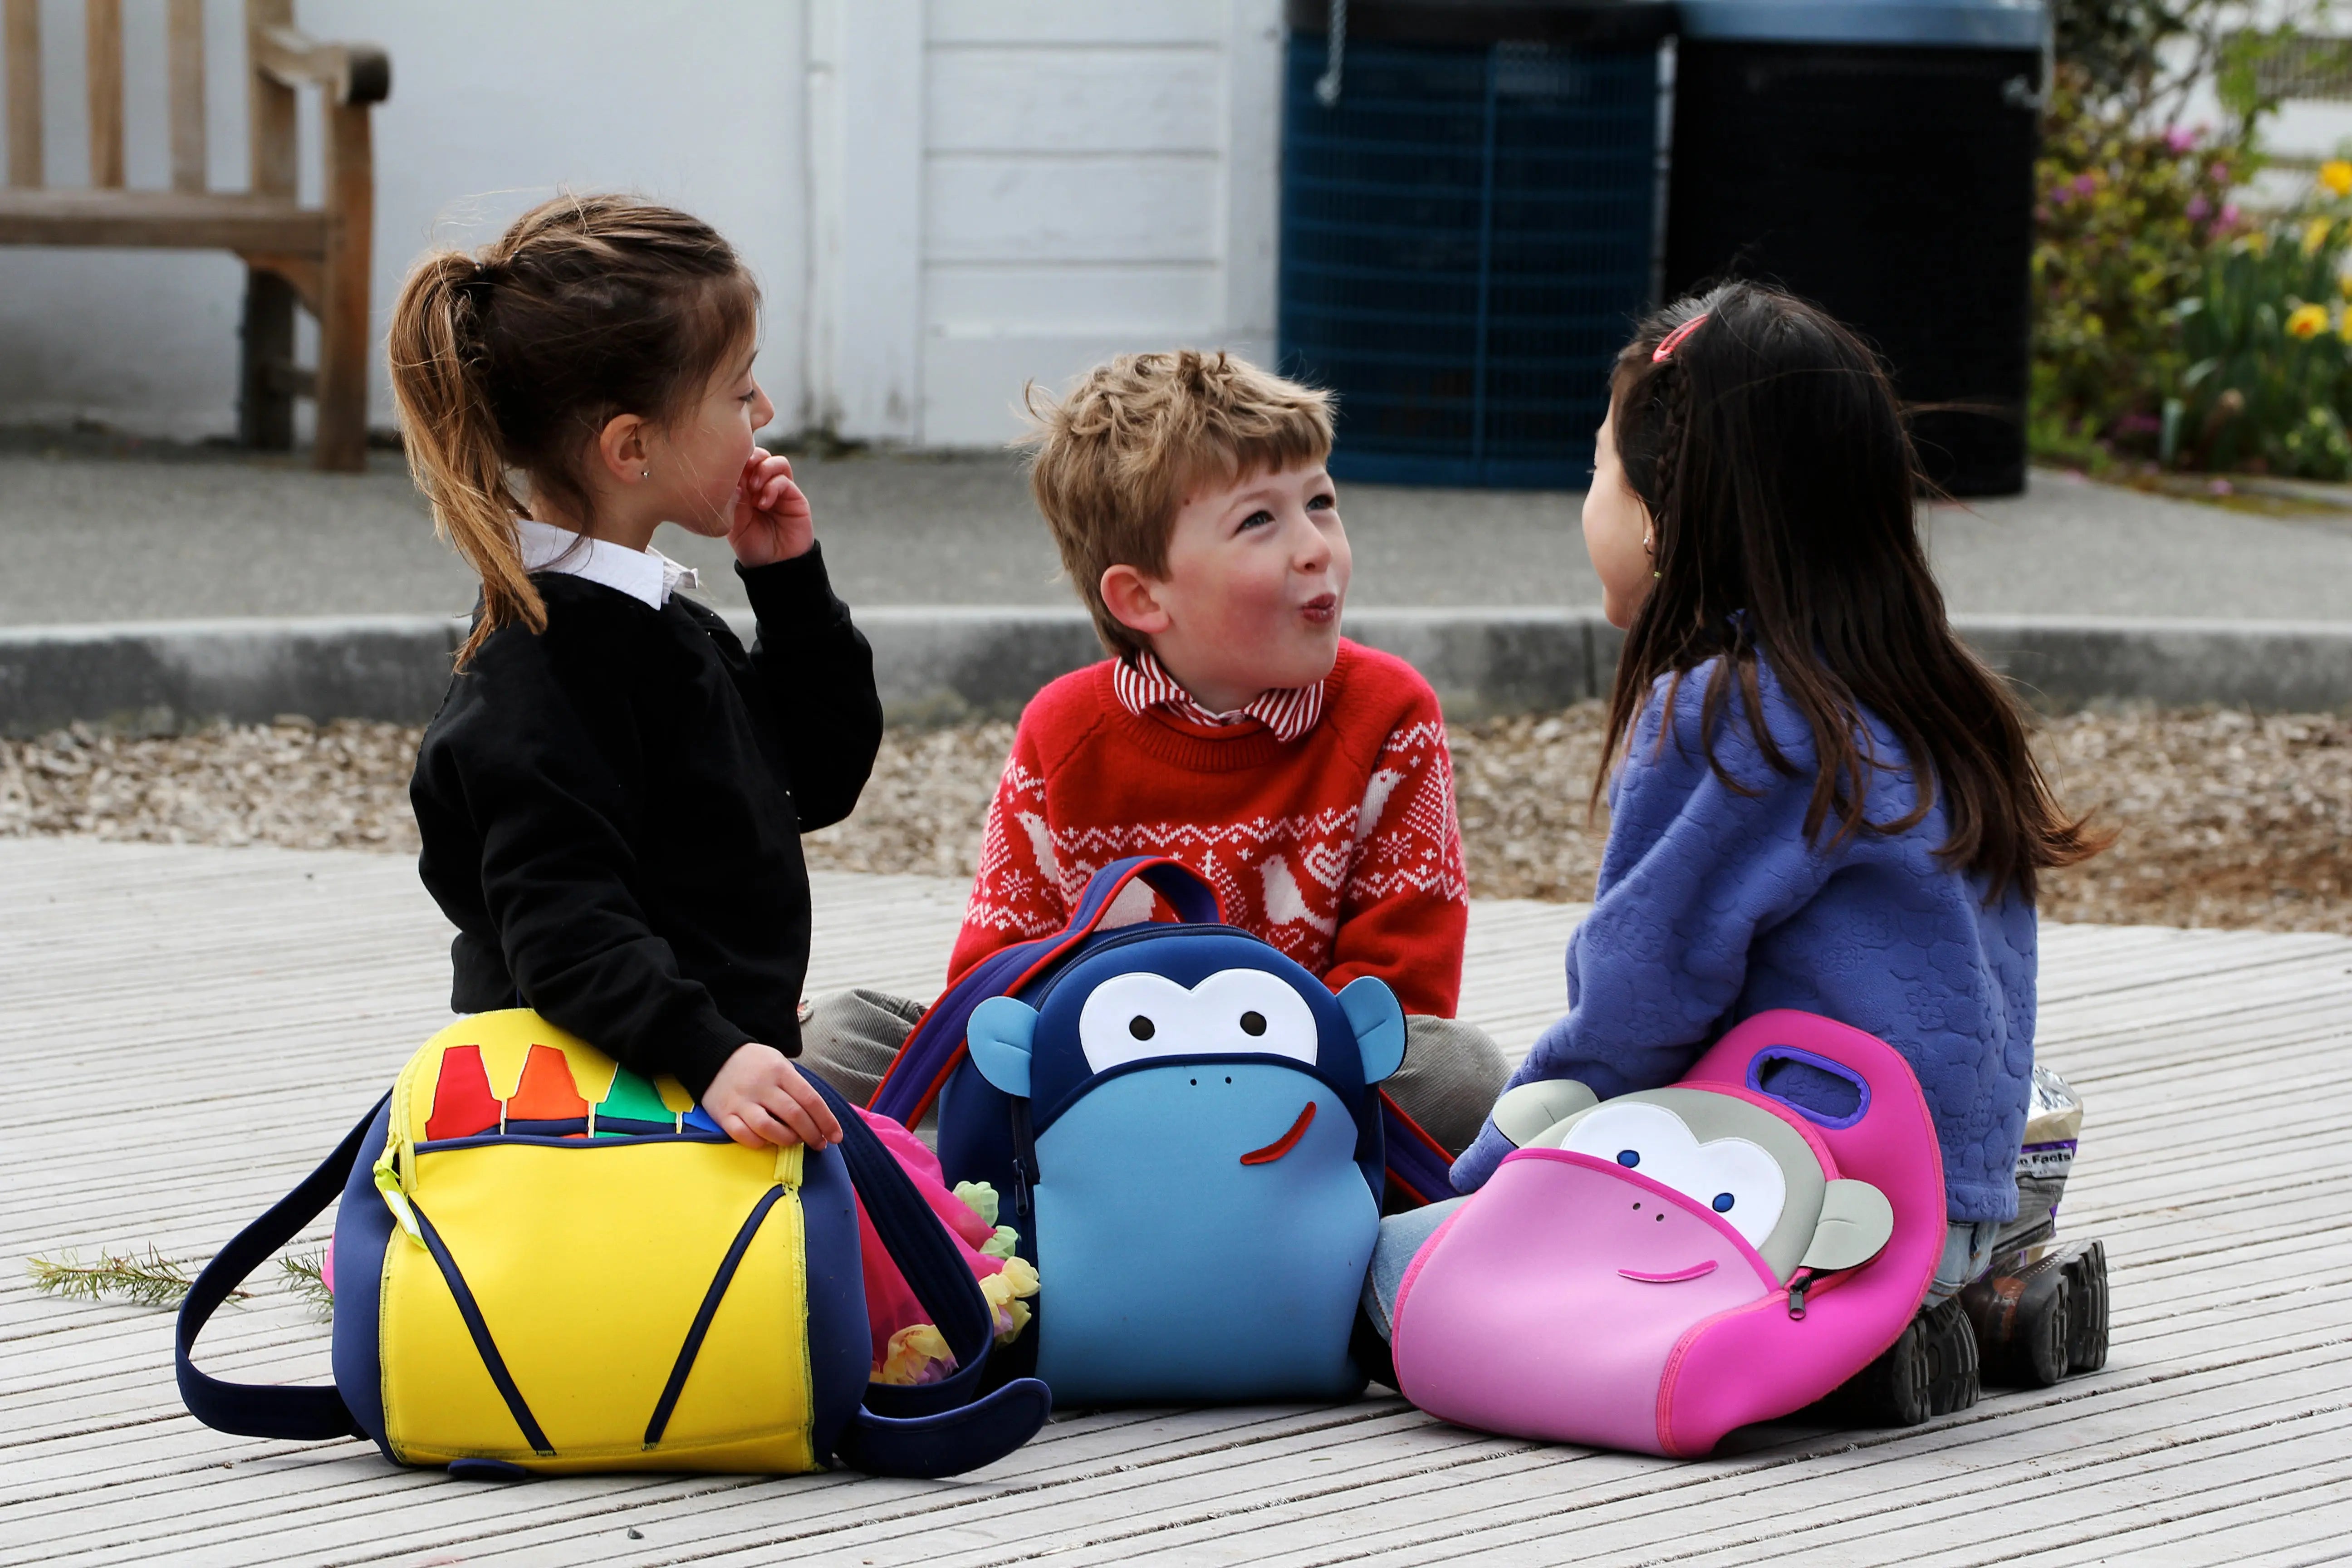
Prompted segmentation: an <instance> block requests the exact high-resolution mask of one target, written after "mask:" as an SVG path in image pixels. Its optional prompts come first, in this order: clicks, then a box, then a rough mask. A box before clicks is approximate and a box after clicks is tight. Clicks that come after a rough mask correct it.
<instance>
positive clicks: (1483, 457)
mask: <svg viewBox="0 0 2352 1568" xmlns="http://www.w3.org/2000/svg"><path fill="white" fill-rule="evenodd" d="M1329 15H1330V9H1329V6H1328V3H1327V0H1291V4H1290V6H1289V21H1290V26H1291V37H1290V42H1289V46H1288V47H1289V54H1288V62H1287V68H1286V83H1285V87H1284V97H1283V148H1282V259H1281V285H1280V310H1281V363H1282V366H1283V369H1284V370H1285V371H1286V373H1287V374H1293V375H1297V376H1299V377H1302V378H1303V379H1306V380H1307V381H1309V382H1312V383H1314V384H1318V385H1321V386H1328V387H1329V388H1331V389H1332V390H1333V391H1335V392H1337V393H1338V394H1339V447H1338V449H1337V451H1336V452H1335V454H1334V456H1333V459H1332V468H1333V471H1334V473H1336V474H1337V475H1338V476H1339V477H1340V478H1342V479H1369V480H1376V481H1381V482H1386V483H1396V484H1423V485H1471V486H1489V487H1523V488H1557V487H1581V486H1582V485H1583V484H1584V482H1585V479H1586V476H1587V473H1588V471H1589V468H1590V464H1591V455H1592V432H1593V430H1594V429H1595V428H1596V427H1597V426H1599V425H1600V423H1601V416H1602V415H1603V414H1604V413H1606V412H1607V405H1608V375H1609V365H1610V362H1611V359H1612V356H1613V355H1614V354H1615V353H1616V351H1617V349H1618V348H1619V346H1620V345H1621V344H1622V343H1623V342H1624V341H1625V338H1626V336H1627V334H1628V332H1629V331H1630V329H1631V327H1632V325H1633V321H1634V320H1635V318H1637V317H1638V316H1639V315H1640V314H1641V313H1642V312H1643V310H1645V309H1646V308H1647V307H1648V306H1649V304H1650V303H1651V301H1652V296H1653V290H1654V283H1655V257H1656V236H1657V191H1658V163H1657V153H1658V143H1659V140H1660V137H1659V132H1660V130H1661V124H1660V121H1661V118H1662V110H1661V100H1660V97H1659V91H1660V89H1659V45H1660V42H1661V40H1662V39H1664V37H1666V35H1667V33H1668V30H1669V28H1670V26H1671V23H1672V8H1671V7H1670V6H1669V5H1664V4H1639V3H1596V0H1585V3H1584V4H1570V3H1565V0H1489V3H1484V4H1450V3H1448V0H1352V3H1351V4H1350V5H1349V6H1348V8H1347V14H1346V23H1345V26H1344V30H1343V33H1342V36H1341V41H1342V47H1341V48H1340V50H1339V52H1338V62H1337V63H1338V64H1339V71H1338V73H1337V77H1338V81H1337V86H1338V89H1339V90H1338V93H1337V96H1336V98H1335V99H1334V98H1331V96H1330V95H1329V93H1328V90H1327V91H1326V92H1323V93H1318V90H1317V89H1318V83H1319V82H1323V81H1324V80H1325V79H1326V76H1327V72H1328V70H1329V68H1330V66H1331V65H1332V63H1333V58H1332V57H1333V51H1332V50H1331V48H1330V47H1329V45H1330V38H1329V36H1328V30H1327V25H1328V20H1329ZM1327 100H1328V101H1327Z"/></svg>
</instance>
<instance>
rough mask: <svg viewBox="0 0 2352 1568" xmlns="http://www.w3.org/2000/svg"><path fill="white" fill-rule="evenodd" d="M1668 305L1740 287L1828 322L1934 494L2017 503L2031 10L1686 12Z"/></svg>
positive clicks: (1871, 1) (2036, 58)
mask: <svg viewBox="0 0 2352 1568" xmlns="http://www.w3.org/2000/svg"><path fill="white" fill-rule="evenodd" d="M1681 13H1682V22H1681V27H1682V32H1681V38H1680V41H1679V44H1678V46H1677V49H1676V60H1675V114H1674V145H1673V152H1672V160H1673V174H1672V178H1671V181H1670V184H1669V187H1668V188H1669V195H1668V197H1667V211H1666V258H1665V287H1666V291H1667V293H1668V294H1669V295H1675V294H1680V293H1684V292H1686V291H1687V290H1689V289H1693V288H1696V287H1698V286H1699V285H1702V284H1705V283H1708V282H1713V281H1717V280H1719V279H1725V278H1730V277H1738V278H1746V279H1755V280H1758V281H1763V282H1771V283H1777V284H1779V285H1780V286H1782V287H1784V288H1786V289H1790V291H1791V292H1793V293H1796V294H1800V295H1802V296H1803V297H1805V298H1806V299H1809V300H1813V301H1815V302H1816V303H1818V304H1820V305H1822V307H1824V308H1825V309H1827V310H1830V311H1831V312H1832V314H1834V315H1836V316H1837V317H1839V318H1840V319H1841V320H1843V321H1845V322H1846V323H1847V324H1848V325H1850V326H1852V327H1853V328H1854V329H1855V330H1856V331H1859V332H1861V333H1862V335H1863V336H1864V338H1866V339H1868V340H1869V341H1870V342H1872V343H1873V344H1874V345H1875V346H1876V347H1877V349H1878V350H1879V352H1880V353H1882V354H1883V355H1884V356H1885V359H1886V361H1887V363H1888V364H1889V365H1890V366H1891V367H1892V369H1893V371H1894V374H1895V384H1896V388H1897V390H1898V391H1899V392H1900V394H1901V395H1902V396H1903V398H1904V399H1905V401H1906V402H1907V403H1910V404H1912V405H1954V406H1947V407H1946V408H1945V409H1943V411H1929V410H1923V411H1922V412H1921V413H1920V414H1919V415H1918V416H1917V418H1916V423H1915V424H1914V426H1913V429H1914V434H1915V435H1916V438H1917V441H1918V445H1919V455H1920V459H1921V462H1922V464H1923V466H1924V467H1925V468H1926V469H1927V477H1928V479H1931V480H1932V481H1933V482H1935V483H1936V484H1937V485H1939V486H1941V487H1943V488H1944V489H1947V490H1948V491H1950V492H1951V493H1953V494H1955V495H1964V496H1990V495H2012V494H2015V493H2016V492H2018V491H2020V490H2021V489H2024V488H2025V399H2026V389H2027V383H2028V379H2029V374H2030V371H2029V364H2030V337H2031V331H2032V303H2031V297H2030V279H2029V268H2030V267H2031V264H2032V251H2033V159H2034V153H2035V148H2036V138H2037V121H2038V113H2039V100H2040V95H2041V90H2042V71H2043V54H2042V44H2043V39H2044V37H2045V36H2046V29H2047V26H2048V22H2047V19H2046V16H2045V13H2044V12H2043V10H2042V6H2041V5H2038V4H2032V5H2017V4H1998V3H1994V4H1953V3H1949V0H1943V3H1935V4H1916V3H1912V0H1833V3H1829V4H1789V3H1783V0H1690V3H1687V4H1685V5H1683V6H1682V7H1681Z"/></svg>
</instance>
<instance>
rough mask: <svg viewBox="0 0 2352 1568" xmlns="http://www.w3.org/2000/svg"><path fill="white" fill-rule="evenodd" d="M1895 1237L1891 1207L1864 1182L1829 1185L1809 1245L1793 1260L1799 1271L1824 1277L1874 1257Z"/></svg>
mask: <svg viewBox="0 0 2352 1568" xmlns="http://www.w3.org/2000/svg"><path fill="white" fill-rule="evenodd" d="M1894 1235H1895V1205H1892V1204H1890V1203H1888V1202H1887V1201H1886V1194H1885V1193H1882V1192H1880V1191H1879V1190H1878V1189H1877V1188H1876V1187H1874V1186H1872V1185H1871V1184H1869V1183H1868V1182H1856V1181H1850V1180H1840V1181H1835V1182H1832V1183H1831V1184H1829V1185H1828V1186H1827V1187H1826V1188H1824V1189H1823V1190H1822V1218H1821V1223H1820V1224H1819V1225H1817V1226H1814V1227H1813V1244H1812V1245H1811V1247H1807V1248H1805V1255H1804V1257H1802V1258H1799V1259H1798V1260H1797V1267H1798V1268H1811V1269H1815V1270H1817V1271H1819V1272H1822V1273H1827V1272H1829V1271H1830V1270H1831V1269H1832V1268H1854V1267H1856V1266H1858V1265H1860V1264H1864V1263H1867V1262H1869V1261H1870V1260H1871V1259H1872V1258H1875V1257H1877V1256H1878V1252H1879V1248H1881V1247H1885V1245H1886V1243H1887V1241H1888V1239H1889V1238H1890V1237H1893V1236H1894Z"/></svg>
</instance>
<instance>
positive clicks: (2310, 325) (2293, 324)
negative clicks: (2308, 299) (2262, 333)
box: [2286, 305, 2327, 338]
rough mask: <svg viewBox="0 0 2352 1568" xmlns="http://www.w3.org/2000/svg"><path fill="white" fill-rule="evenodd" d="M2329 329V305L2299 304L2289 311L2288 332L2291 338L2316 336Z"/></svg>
mask: <svg viewBox="0 0 2352 1568" xmlns="http://www.w3.org/2000/svg"><path fill="white" fill-rule="evenodd" d="M2326 330H2327V307H2326V306H2325V305H2297V306H2296V307H2295V308H2294V310H2292V311H2290V312H2288V315H2287V318H2286V334H2287V336H2289V337H2291V338H2315V337H2317V336H2318V335H2319V334H2320V333H2322V332H2324V331H2326Z"/></svg>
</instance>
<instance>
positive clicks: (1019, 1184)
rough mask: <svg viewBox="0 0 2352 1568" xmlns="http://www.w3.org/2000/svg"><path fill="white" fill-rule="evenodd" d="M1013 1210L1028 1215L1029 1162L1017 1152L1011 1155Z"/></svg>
mask: <svg viewBox="0 0 2352 1568" xmlns="http://www.w3.org/2000/svg"><path fill="white" fill-rule="evenodd" d="M1013 1213H1014V1214H1017V1215H1020V1216H1021V1217H1022V1218H1023V1219H1027V1218H1028V1217H1029V1163H1028V1162H1027V1161H1026V1160H1024V1159H1023V1158H1022V1157H1021V1156H1020V1155H1018V1154H1015V1155H1013Z"/></svg>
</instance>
